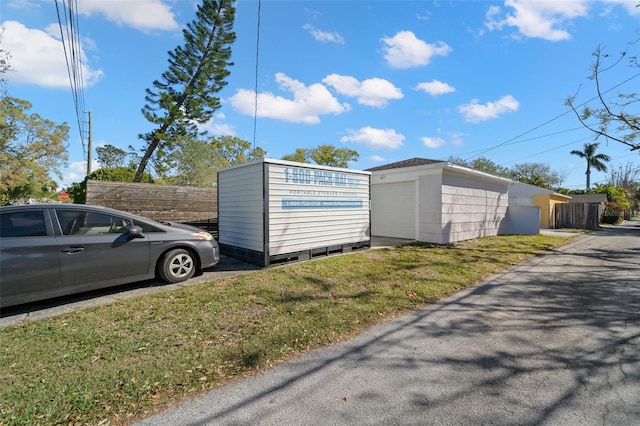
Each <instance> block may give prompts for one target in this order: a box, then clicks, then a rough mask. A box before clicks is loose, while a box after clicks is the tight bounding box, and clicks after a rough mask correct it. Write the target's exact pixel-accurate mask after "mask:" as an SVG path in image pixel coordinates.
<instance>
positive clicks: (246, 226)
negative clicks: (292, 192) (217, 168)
mask: <svg viewBox="0 0 640 426" xmlns="http://www.w3.org/2000/svg"><path fill="white" fill-rule="evenodd" d="M263 180H264V178H263V166H262V163H248V164H247V165H246V166H245V167H236V168H230V169H226V170H224V171H221V172H220V173H219V174H218V217H219V224H218V229H219V231H218V233H219V242H220V243H222V244H227V245H230V246H234V247H241V248H244V249H248V250H254V251H258V252H262V251H263V249H264V202H263V193H264V190H263V189H264V182H263Z"/></svg>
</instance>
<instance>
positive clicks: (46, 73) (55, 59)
mask: <svg viewBox="0 0 640 426" xmlns="http://www.w3.org/2000/svg"><path fill="white" fill-rule="evenodd" d="M3 25H4V34H3V37H2V45H3V49H6V50H7V51H8V52H9V53H10V54H11V68H12V70H13V71H15V72H8V73H6V74H5V75H6V77H7V79H8V80H9V81H11V82H13V83H22V84H35V85H38V86H43V87H51V88H70V82H69V74H68V71H67V63H66V61H65V54H64V48H63V46H62V42H60V40H58V39H57V38H55V37H52V36H51V35H50V34H48V33H47V32H45V31H42V30H38V29H31V28H27V27H25V26H24V25H23V24H21V23H20V22H16V21H5V22H4V23H3ZM48 31H49V32H52V30H51V28H49V30H48ZM58 36H59V33H58ZM80 56H81V59H82V60H81V63H82V76H83V77H84V82H83V84H84V87H89V86H91V85H93V84H95V83H96V82H97V81H98V80H100V78H101V77H102V75H103V72H102V70H99V69H92V68H90V66H88V65H87V60H86V55H85V54H84V51H83V50H82V49H81V50H80Z"/></svg>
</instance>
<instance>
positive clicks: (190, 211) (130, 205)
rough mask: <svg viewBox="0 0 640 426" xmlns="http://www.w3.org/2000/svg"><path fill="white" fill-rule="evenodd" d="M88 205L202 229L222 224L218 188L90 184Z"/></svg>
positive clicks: (98, 181) (145, 184)
mask: <svg viewBox="0 0 640 426" xmlns="http://www.w3.org/2000/svg"><path fill="white" fill-rule="evenodd" d="M86 203H87V204H93V205H97V206H105V207H111V208H114V209H118V210H122V211H125V212H129V213H134V214H137V215H140V216H143V217H147V218H150V219H155V220H166V221H173V222H182V223H196V224H197V223H200V224H203V226H201V227H206V226H207V224H212V223H214V222H215V225H216V227H217V223H218V191H217V188H197V187H192V186H177V185H159V184H153V183H131V182H107V181H102V180H89V181H87V201H86Z"/></svg>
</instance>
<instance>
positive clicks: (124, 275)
mask: <svg viewBox="0 0 640 426" xmlns="http://www.w3.org/2000/svg"><path fill="white" fill-rule="evenodd" d="M0 225H1V228H0V307H6V306H11V305H17V304H22V303H28V302H34V301H37V300H42V299H49V298H53V297H57V296H63V295H69V294H74V293H80V292H85V291H89V290H94V289H99V288H104V287H110V286H116V285H120V284H124V283H130V282H134V281H141V280H146V279H151V278H154V277H156V276H158V277H160V278H161V279H163V280H165V281H167V282H180V281H184V280H186V279H188V278H190V277H191V276H193V274H194V273H195V272H198V271H199V270H201V269H203V268H208V267H211V266H214V265H215V264H217V263H218V261H219V259H220V252H219V248H218V244H217V242H216V241H215V239H214V238H213V237H212V236H211V234H209V233H207V232H205V231H203V230H200V229H198V228H195V227H191V226H188V225H183V224H177V223H161V222H156V221H153V220H150V219H146V218H143V217H140V216H136V215H132V214H128V213H124V212H121V211H117V210H113V209H109V208H106V207H99V206H89V205H81V204H44V205H24V206H8V207H0Z"/></svg>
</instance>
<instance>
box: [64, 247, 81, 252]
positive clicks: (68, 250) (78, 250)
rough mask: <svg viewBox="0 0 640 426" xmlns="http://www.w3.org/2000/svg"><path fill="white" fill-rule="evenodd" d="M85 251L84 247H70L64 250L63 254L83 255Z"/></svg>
mask: <svg viewBox="0 0 640 426" xmlns="http://www.w3.org/2000/svg"><path fill="white" fill-rule="evenodd" d="M83 251H84V247H69V248H63V249H62V252H63V253H69V254H75V253H82V252H83Z"/></svg>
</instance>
